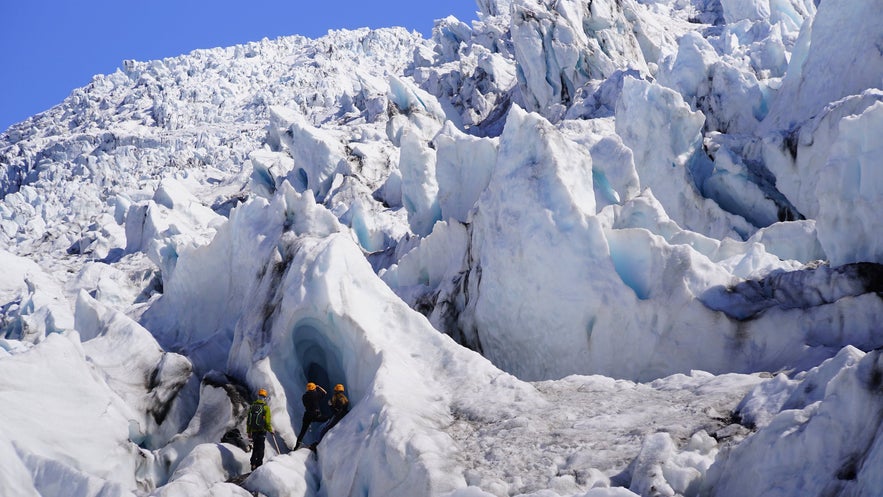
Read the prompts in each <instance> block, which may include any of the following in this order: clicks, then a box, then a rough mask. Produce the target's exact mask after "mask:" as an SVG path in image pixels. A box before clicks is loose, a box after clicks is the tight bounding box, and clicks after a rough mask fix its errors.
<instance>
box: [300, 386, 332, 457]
mask: <svg viewBox="0 0 883 497" xmlns="http://www.w3.org/2000/svg"><path fill="white" fill-rule="evenodd" d="M327 394H328V392H326V391H325V389H324V388H322V387H320V386H319V385H316V384H315V383H313V382H309V383H307V391H306V392H304V394H303V396H301V402H303V404H304V417H303V420H302V421H301V425H300V433H298V434H297V443H296V444H295V445H294V448H295V450H297V449H299V448H300V447H301V443H300V442H301V440H303V439H304V435H306V434H307V430H308V429H309V428H310V424H311V423H315V422H321V421H325V420H326V419H328V418H327V417H325V416H323V415H322V411H320V410H319V406H320V405H321V404H322V399H324V398H325V395H327Z"/></svg>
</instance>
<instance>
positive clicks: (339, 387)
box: [334, 383, 343, 392]
mask: <svg viewBox="0 0 883 497" xmlns="http://www.w3.org/2000/svg"><path fill="white" fill-rule="evenodd" d="M334 391H335V392H343V385H341V384H340V383H338V384H337V385H334Z"/></svg>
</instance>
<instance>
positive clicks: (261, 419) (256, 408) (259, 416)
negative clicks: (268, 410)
mask: <svg viewBox="0 0 883 497" xmlns="http://www.w3.org/2000/svg"><path fill="white" fill-rule="evenodd" d="M265 407H267V405H266V404H261V403H258V402H255V403H254V404H252V405H251V407H249V408H248V418H246V424H247V426H248V429H249V431H264V430H265V429H266V428H267V426H266V424H267V418H266V417H265V416H264V408H265Z"/></svg>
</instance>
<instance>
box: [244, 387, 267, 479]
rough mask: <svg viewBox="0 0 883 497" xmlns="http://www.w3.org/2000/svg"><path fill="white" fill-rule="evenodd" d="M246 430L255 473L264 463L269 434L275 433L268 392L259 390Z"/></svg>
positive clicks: (247, 419)
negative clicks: (265, 446)
mask: <svg viewBox="0 0 883 497" xmlns="http://www.w3.org/2000/svg"><path fill="white" fill-rule="evenodd" d="M245 430H246V432H247V433H248V439H249V440H251V442H252V446H253V448H252V452H251V470H252V471H254V470H255V469H256V468H257V467H258V466H260V465H261V464H263V463H264V441H265V440H266V439H267V433H268V432H269V433H273V422H272V419H271V417H270V406H268V405H267V391H266V390H264V389H263V388H261V389H260V390H258V398H257V400H255V401H254V402H252V404H251V406H250V407H249V408H248V417H247V418H246V423H245Z"/></svg>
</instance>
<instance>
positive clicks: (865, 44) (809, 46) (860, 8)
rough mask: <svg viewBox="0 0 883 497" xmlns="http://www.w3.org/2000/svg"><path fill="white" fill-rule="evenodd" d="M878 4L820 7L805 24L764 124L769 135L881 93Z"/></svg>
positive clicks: (882, 70) (882, 63)
mask: <svg viewBox="0 0 883 497" xmlns="http://www.w3.org/2000/svg"><path fill="white" fill-rule="evenodd" d="M879 12H880V4H879V2H876V1H874V0H869V1H861V2H855V3H851V4H849V5H848V6H842V5H838V4H833V3H830V2H828V3H826V2H821V3H819V4H818V11H817V12H815V15H814V16H812V18H811V20H810V21H809V22H804V23H803V24H802V29H801V33H800V38H799V40H798V46H796V47H795V48H794V50H793V55H792V58H791V61H790V63H789V66H788V72H787V74H786V75H785V77H784V78H783V80H782V88H781V89H780V90H779V91H778V92H777V95H776V98H775V100H774V102H773V104H772V106H771V109H770V117H769V118H767V119H766V120H765V121H764V125H765V126H767V127H768V129H784V130H788V129H792V128H793V127H795V126H796V127H799V126H802V125H803V123H804V122H805V121H807V120H808V119H810V118H812V117H813V116H816V115H818V114H819V113H820V112H822V111H823V110H824V108H825V107H826V106H827V105H828V104H829V103H832V102H836V101H838V100H841V99H843V98H845V97H848V96H850V95H858V94H860V93H862V92H863V91H865V90H866V89H868V88H880V85H881V82H880V81H881V78H883V55H881V53H880V44H881V37H883V31H881V28H880V23H879V22H877V20H878V18H879Z"/></svg>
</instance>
